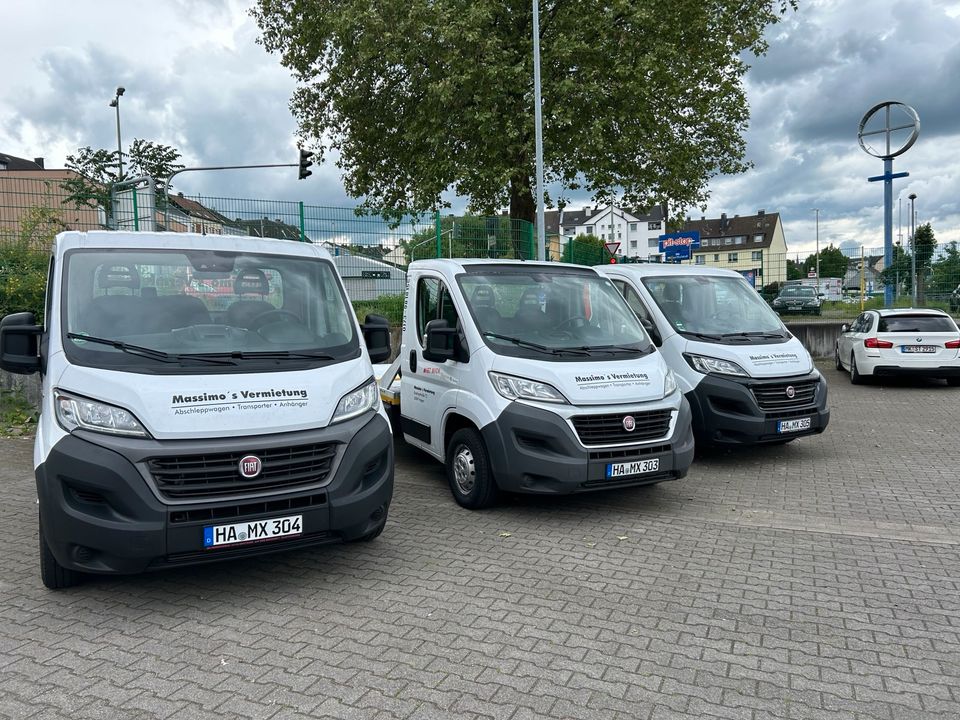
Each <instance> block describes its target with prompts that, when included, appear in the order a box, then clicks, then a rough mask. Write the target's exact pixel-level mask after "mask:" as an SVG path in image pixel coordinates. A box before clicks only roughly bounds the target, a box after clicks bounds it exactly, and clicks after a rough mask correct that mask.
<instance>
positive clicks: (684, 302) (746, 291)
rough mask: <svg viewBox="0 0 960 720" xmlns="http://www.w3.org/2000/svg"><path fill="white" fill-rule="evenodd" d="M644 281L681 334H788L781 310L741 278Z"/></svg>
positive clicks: (729, 337) (725, 337)
mask: <svg viewBox="0 0 960 720" xmlns="http://www.w3.org/2000/svg"><path fill="white" fill-rule="evenodd" d="M643 284H644V287H646V289H647V291H648V292H649V293H650V295H651V296H652V297H653V300H654V302H656V303H657V307H659V308H660V311H661V312H662V313H663V315H664V317H666V319H667V322H669V323H670V325H671V326H672V327H673V328H674V329H676V331H677V332H679V333H681V334H685V335H691V336H694V337H696V338H697V339H702V340H708V341H718V340H719V341H722V342H741V341H744V340H742V339H744V338H746V339H749V338H756V341H758V342H762V341H764V340H767V341H769V340H770V339H776V338H780V339H786V338H787V337H788V335H787V331H786V328H784V326H783V323H781V322H780V318H778V317H777V314H776V313H775V312H773V310H771V309H770V308H769V307H768V306H767V304H766V303H765V302H764V301H763V299H762V298H761V297H760V296H759V295H758V294H757V292H756V291H755V290H754V289H753V288H752V287H750V286H749V285H748V284H747V282H746V280H743V279H741V278H736V277H723V276H719V275H669V276H656V277H647V278H644V279H643Z"/></svg>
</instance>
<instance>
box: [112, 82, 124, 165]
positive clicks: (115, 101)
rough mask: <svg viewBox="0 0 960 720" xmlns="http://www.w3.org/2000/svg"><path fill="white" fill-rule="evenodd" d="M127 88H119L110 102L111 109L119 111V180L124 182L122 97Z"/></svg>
mask: <svg viewBox="0 0 960 720" xmlns="http://www.w3.org/2000/svg"><path fill="white" fill-rule="evenodd" d="M124 92H125V88H122V87H118V88H117V94H116V95H115V96H114V98H113V100H111V101H110V107H112V108H116V109H117V180H123V146H122V145H121V144H120V96H121V95H123V93H124Z"/></svg>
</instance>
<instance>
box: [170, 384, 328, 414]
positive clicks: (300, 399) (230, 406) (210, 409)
mask: <svg viewBox="0 0 960 720" xmlns="http://www.w3.org/2000/svg"><path fill="white" fill-rule="evenodd" d="M308 402H309V399H308V398H307V391H306V389H304V388H271V389H268V390H236V391H234V390H226V391H224V392H220V393H199V394H196V395H180V394H175V395H173V396H172V397H171V399H170V404H171V407H172V408H173V413H174V415H207V414H210V413H225V412H231V411H234V412H236V411H247V410H266V409H271V408H291V407H292V408H303V407H306V406H307V403H308Z"/></svg>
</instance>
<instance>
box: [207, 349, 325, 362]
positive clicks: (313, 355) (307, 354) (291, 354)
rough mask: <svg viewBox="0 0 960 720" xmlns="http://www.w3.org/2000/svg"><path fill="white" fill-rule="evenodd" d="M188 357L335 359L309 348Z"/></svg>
mask: <svg viewBox="0 0 960 720" xmlns="http://www.w3.org/2000/svg"><path fill="white" fill-rule="evenodd" d="M190 357H214V358H219V357H230V358H237V359H239V360H280V359H283V358H310V359H312V360H336V358H335V357H333V355H328V354H326V353H321V352H312V351H310V350H254V351H247V350H234V351H232V352H228V353H211V354H206V355H196V356H194V355H191V356H190Z"/></svg>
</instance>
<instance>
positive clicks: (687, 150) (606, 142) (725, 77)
mask: <svg viewBox="0 0 960 720" xmlns="http://www.w3.org/2000/svg"><path fill="white" fill-rule="evenodd" d="M795 7H796V0H754V1H753V2H749V3H743V2H730V1H727V2H713V3H706V2H703V0H672V1H671V2H668V3H664V2H659V1H656V0H613V1H612V2H608V3H595V2H587V1H586V0H540V8H541V12H540V37H541V44H540V48H541V77H542V87H543V92H542V96H543V106H542V107H543V113H544V114H543V128H544V132H543V143H544V160H545V176H546V180H547V182H548V183H549V182H555V181H558V182H561V183H563V185H564V187H566V188H568V189H570V190H586V191H588V192H589V193H591V194H592V195H593V197H594V198H595V199H597V200H598V201H599V200H601V199H603V198H605V197H606V196H607V194H608V193H609V192H611V191H612V190H616V191H617V192H618V194H619V198H620V202H622V203H623V204H625V205H629V206H634V207H650V206H651V205H653V204H658V203H660V202H661V201H669V202H670V203H671V205H672V206H673V207H675V208H678V209H679V208H684V207H688V206H690V205H703V204H705V202H706V199H707V197H708V192H707V182H708V180H709V178H710V177H712V176H714V175H716V174H718V173H738V172H742V171H744V170H745V169H747V167H748V163H747V162H745V160H744V154H745V142H744V139H743V132H744V130H745V129H746V126H747V121H748V118H749V109H748V107H747V101H746V95H745V92H744V88H743V83H742V80H743V75H744V73H745V72H746V70H747V68H748V65H747V62H746V59H745V58H746V57H748V56H749V55H750V54H753V55H759V54H762V53H763V52H764V51H765V50H766V41H765V39H764V35H763V33H764V29H765V28H766V27H767V26H768V25H770V24H772V23H776V22H778V20H779V19H780V17H781V16H782V15H783V14H784V13H785V12H787V11H788V10H789V9H790V8H795ZM251 14H252V15H253V17H254V18H255V19H256V21H257V23H258V25H259V27H260V30H261V38H260V42H261V43H262V44H263V45H264V47H265V48H266V49H267V50H268V51H270V52H276V53H279V55H280V60H281V62H282V64H283V65H284V66H285V67H287V68H289V69H290V70H291V71H292V72H293V74H294V77H295V78H296V80H297V82H298V86H297V89H296V91H295V93H294V96H293V99H292V101H291V109H292V111H293V113H294V115H295V117H296V119H297V122H298V125H299V131H300V133H301V135H303V136H304V138H307V139H308V140H311V141H312V142H313V144H314V147H315V148H316V149H317V150H319V151H320V152H321V155H322V154H323V153H325V152H330V151H333V152H334V153H336V155H337V157H338V160H337V164H338V166H339V167H340V168H341V170H342V172H343V180H344V185H345V187H346V189H347V192H348V193H350V194H351V195H353V196H355V197H360V198H363V201H364V204H365V206H366V207H370V208H374V209H376V210H378V211H380V212H385V213H388V214H389V215H390V216H391V217H393V218H395V219H399V218H400V217H401V216H403V215H405V214H415V215H416V214H420V213H422V212H424V211H427V210H429V209H432V208H434V207H437V206H443V205H444V202H443V200H442V198H443V196H444V194H445V193H447V192H448V191H450V190H453V191H454V192H456V193H457V194H458V195H460V196H465V197H467V198H469V202H470V209H471V211H474V212H479V213H482V214H493V213H494V212H496V211H497V210H498V209H500V208H503V207H505V206H507V205H509V209H510V215H511V217H515V218H522V219H526V220H529V221H532V220H533V219H534V211H535V207H536V206H535V199H534V196H533V189H532V188H533V177H534V122H533V118H534V107H533V40H532V27H533V25H532V21H533V15H532V6H531V3H530V1H529V0H469V1H467V0H381V2H377V3H372V4H371V3H370V2H368V1H367V0H337V1H336V2H334V0H258V3H257V5H256V6H255V7H254V8H253V9H252V10H251Z"/></svg>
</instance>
